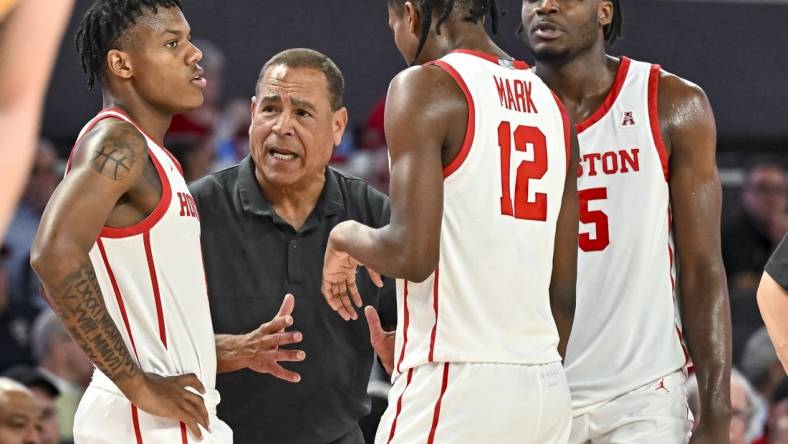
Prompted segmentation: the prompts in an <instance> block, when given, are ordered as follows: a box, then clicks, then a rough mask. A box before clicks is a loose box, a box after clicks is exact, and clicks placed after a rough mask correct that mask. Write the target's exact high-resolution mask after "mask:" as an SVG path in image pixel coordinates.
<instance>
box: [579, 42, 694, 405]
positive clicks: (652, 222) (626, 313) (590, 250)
mask: <svg viewBox="0 0 788 444" xmlns="http://www.w3.org/2000/svg"><path fill="white" fill-rule="evenodd" d="M659 75H660V69H659V66H658V65H650V64H647V63H642V62H637V61H633V60H630V59H628V58H626V57H622V59H621V64H620V67H619V69H618V73H617V75H616V79H615V81H614V84H613V87H612V88H611V91H610V93H609V95H608V97H607V98H606V100H605V101H604V103H603V104H602V105H601V106H600V108H599V109H598V110H597V111H596V112H595V113H594V114H593V115H592V116H591V117H589V118H588V119H586V120H585V121H584V122H580V123H578V124H577V125H576V129H577V133H578V141H579V143H580V166H579V171H578V174H579V176H578V177H579V178H578V182H577V188H578V193H579V197H580V199H579V200H580V240H579V246H580V248H579V250H578V264H577V265H578V267H577V308H576V312H575V322H574V326H573V327H572V334H571V336H570V339H569V346H568V350H567V357H566V361H565V362H566V367H567V377H568V379H569V385H570V389H571V391H572V404H573V409H574V411H575V414H576V415H577V414H581V413H582V412H583V410H584V409H588V408H589V407H592V406H594V405H596V404H598V403H601V402H605V401H608V400H610V399H612V398H614V397H616V396H618V395H621V394H623V393H626V392H628V391H630V390H632V389H634V388H636V387H640V386H642V385H644V384H646V383H648V382H650V381H654V380H655V379H659V378H660V377H663V376H666V375H668V374H670V373H672V372H674V371H676V370H678V369H680V368H682V367H683V366H684V365H685V364H686V360H687V357H686V354H685V353H684V350H683V346H682V341H681V321H680V319H679V312H678V308H677V304H676V284H675V282H676V266H675V259H674V253H673V252H674V246H673V235H672V233H671V220H670V191H669V189H668V157H667V153H666V151H665V147H664V144H663V141H662V136H661V133H660V126H659V118H658V114H657V86H658V84H659Z"/></svg>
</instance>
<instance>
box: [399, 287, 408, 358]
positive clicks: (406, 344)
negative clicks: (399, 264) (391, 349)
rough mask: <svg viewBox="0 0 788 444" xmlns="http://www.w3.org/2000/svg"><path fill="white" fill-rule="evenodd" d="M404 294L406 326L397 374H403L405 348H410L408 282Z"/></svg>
mask: <svg viewBox="0 0 788 444" xmlns="http://www.w3.org/2000/svg"><path fill="white" fill-rule="evenodd" d="M404 286H405V290H404V294H403V295H402V299H403V300H404V305H405V321H404V323H405V326H404V328H403V332H402V349H401V350H400V351H399V360H398V361H397V373H402V368H400V366H401V365H402V360H403V359H405V348H407V346H408V326H409V325H410V312H409V311H408V281H404Z"/></svg>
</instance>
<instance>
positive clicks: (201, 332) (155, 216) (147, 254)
mask: <svg viewBox="0 0 788 444" xmlns="http://www.w3.org/2000/svg"><path fill="white" fill-rule="evenodd" d="M104 119H119V120H123V121H126V122H128V123H131V124H132V125H134V126H135V127H136V124H135V123H134V122H133V121H132V120H131V119H130V118H129V117H128V116H127V115H126V114H125V113H124V112H122V111H121V110H118V109H109V110H104V111H102V112H100V113H99V114H98V115H97V116H96V117H94V118H93V119H92V120H91V121H90V122H88V124H87V125H85V127H84V128H83V129H82V131H81V132H80V138H81V137H82V136H84V135H85V134H87V133H88V132H89V131H90V130H91V129H92V128H93V127H94V126H95V125H96V124H97V123H98V122H100V121H101V120H104ZM137 129H138V130H139V131H140V133H141V134H143V135H144V136H145V139H146V141H147V142H148V155H149V157H150V159H151V161H152V162H153V165H154V166H155V167H156V171H157V172H158V177H159V180H160V181H161V188H162V195H161V199H160V201H159V203H158V205H157V206H156V208H155V209H154V210H153V212H152V213H151V214H150V215H149V216H148V217H147V218H145V219H144V220H143V221H141V222H140V223H138V224H136V225H134V226H131V227H128V228H110V227H104V228H103V229H102V230H101V233H100V234H99V237H98V238H97V239H96V243H95V244H94V245H93V248H92V249H91V250H90V261H91V263H92V264H93V268H94V269H95V270H96V277H97V278H98V283H99V286H100V288H101V293H102V295H103V296H104V302H105V304H106V306H107V310H108V311H109V314H110V316H111V317H112V319H113V320H114V321H115V325H117V327H118V330H119V331H120V333H121V335H122V336H123V340H124V341H125V343H126V347H127V348H128V350H129V352H130V353H131V355H132V358H134V360H135V361H137V362H138V363H139V365H140V367H141V368H142V369H143V370H145V371H148V372H154V373H157V374H160V375H165V376H169V375H175V374H183V373H195V374H196V375H197V377H198V378H199V379H200V381H201V382H202V383H203V385H205V387H206V388H207V389H213V388H214V387H215V380H216V347H215V343H214V337H213V326H212V324H211V315H210V311H209V307H208V293H207V289H206V285H205V272H204V268H203V261H202V250H201V247H200V221H199V215H198V213H197V207H196V204H195V202H194V199H193V198H192V196H191V194H189V189H188V188H187V186H186V181H185V180H184V178H183V175H182V173H181V172H180V165H179V164H178V163H177V161H176V160H175V158H174V157H172V155H171V154H170V153H169V152H168V151H166V150H165V149H164V148H162V147H160V146H159V145H158V144H156V142H154V141H153V140H152V139H151V138H150V137H148V135H147V134H145V133H144V132H143V131H142V130H141V129H140V128H139V127H137ZM105 154H106V156H105V158H104V159H97V160H101V161H106V162H108V163H109V164H110V165H111V164H113V163H117V162H124V160H123V159H121V158H120V157H121V156H120V154H119V153H114V154H113V153H109V152H107V153H105ZM100 155H104V154H100ZM67 174H68V173H67ZM93 384H97V385H99V386H100V387H103V388H105V389H107V390H112V391H115V392H117V393H120V392H119V391H118V389H117V388H116V387H115V386H114V384H113V383H112V382H111V381H110V380H109V378H107V377H106V376H105V375H103V374H102V373H101V372H100V371H99V370H96V371H95V373H94V377H93Z"/></svg>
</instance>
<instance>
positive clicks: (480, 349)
mask: <svg viewBox="0 0 788 444" xmlns="http://www.w3.org/2000/svg"><path fill="white" fill-rule="evenodd" d="M388 7H389V26H390V27H391V29H392V30H393V32H394V40H395V42H396V45H397V48H398V49H399V50H400V52H401V53H402V55H403V56H404V57H405V60H406V61H407V62H409V63H411V64H412V65H417V66H413V67H411V68H409V69H407V70H405V71H403V72H402V73H400V74H399V75H397V76H396V77H395V78H394V80H393V81H392V82H391V86H390V88H389V94H388V99H387V103H386V123H385V126H386V140H387V142H388V145H389V154H390V156H391V190H390V191H391V224H390V225H387V226H385V227H383V228H380V229H373V228H370V227H368V226H365V225H362V224H360V223H358V222H353V221H348V222H343V223H342V224H340V225H337V226H336V227H335V228H334V230H333V231H332V233H331V235H330V237H329V241H328V247H327V251H326V255H325V263H324V269H323V276H324V285H323V294H324V296H325V298H326V299H327V302H328V303H329V305H330V306H331V307H332V308H333V309H335V310H337V311H338V312H339V314H340V315H341V316H342V317H343V318H345V319H350V318H353V319H355V318H356V312H355V307H354V306H353V303H355V304H356V305H357V306H360V305H361V298H360V296H359V294H358V291H357V289H356V284H355V271H356V266H357V265H358V264H359V263H361V264H364V265H366V266H367V267H368V268H369V269H370V270H375V271H378V272H380V273H383V274H384V275H387V276H392V277H396V278H399V281H398V283H397V284H398V285H397V287H398V310H399V316H398V319H399V320H400V321H399V322H400V323H399V325H398V326H397V337H396V353H395V356H396V360H395V361H396V362H395V364H394V365H393V369H394V377H393V378H394V386H393V389H392V391H391V393H390V396H389V400H390V402H389V408H388V410H387V412H386V413H385V415H384V417H383V419H382V420H381V423H380V426H379V428H378V433H377V439H376V442H377V443H378V444H385V443H414V442H427V443H432V442H440V443H472V442H473V443H475V442H490V443H493V442H494V443H496V444H506V443H535V444H536V443H539V444H543V443H564V442H566V440H567V438H568V436H569V428H570V424H569V423H570V401H569V392H568V388H567V384H566V379H565V377H564V371H563V368H562V366H561V357H562V354H563V351H564V348H565V345H566V342H567V340H568V337H569V333H570V329H571V325H572V318H573V312H574V304H575V264H576V259H577V228H578V216H577V214H578V207H577V190H576V180H577V178H576V175H575V174H574V172H575V167H574V166H575V165H576V162H577V154H576V153H577V147H576V137H575V136H574V135H573V134H572V129H571V125H570V123H569V121H568V119H567V116H566V113H565V111H564V110H563V107H562V105H561V104H560V103H559V102H558V99H557V98H556V97H555V96H554V95H553V94H552V93H551V92H550V90H549V89H548V88H547V87H546V86H545V84H544V83H543V82H542V81H541V80H539V78H538V77H536V76H535V75H534V74H533V73H532V72H531V71H530V70H528V66H527V65H526V64H525V63H524V62H521V61H518V60H513V59H512V58H511V57H509V56H508V55H507V54H505V53H504V52H503V51H502V50H501V49H500V48H498V47H497V46H496V45H495V43H494V42H493V41H492V39H491V38H490V36H489V35H488V34H487V32H486V30H485V28H484V21H485V20H484V19H485V16H486V15H487V14H492V16H493V29H495V28H496V26H495V25H496V24H497V23H496V13H497V8H496V6H495V2H493V1H488V0H455V1H452V0H447V1H440V0H426V1H419V2H413V1H399V0H389V2H388ZM367 317H368V321H369V322H370V324H371V325H374V324H375V321H374V320H375V313H374V311H373V310H372V309H371V308H369V307H368V308H367ZM373 339H376V336H375V335H373Z"/></svg>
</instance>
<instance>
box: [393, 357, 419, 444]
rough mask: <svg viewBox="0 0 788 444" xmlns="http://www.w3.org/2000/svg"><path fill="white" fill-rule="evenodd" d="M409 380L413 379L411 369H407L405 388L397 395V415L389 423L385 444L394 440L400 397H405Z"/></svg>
mask: <svg viewBox="0 0 788 444" xmlns="http://www.w3.org/2000/svg"><path fill="white" fill-rule="evenodd" d="M411 379H413V369H412V368H410V369H408V379H407V381H406V382H405V388H404V389H402V393H400V394H399V399H397V413H396V414H395V415H394V422H392V423H391V431H390V432H389V440H388V441H387V443H391V440H392V439H394V432H395V431H396V430H397V420H398V419H399V414H400V413H401V412H402V397H403V396H405V390H407V389H408V386H410V381H411Z"/></svg>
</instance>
